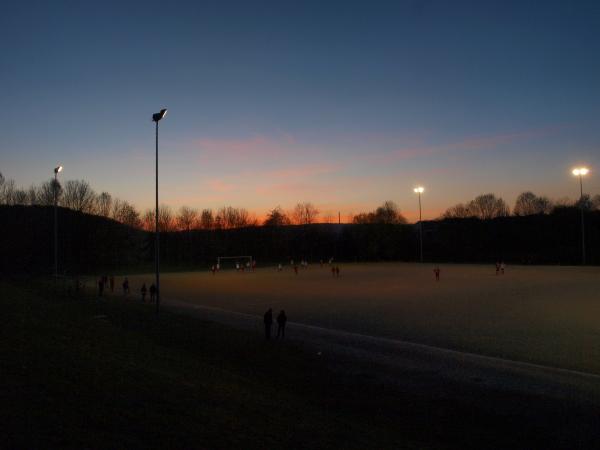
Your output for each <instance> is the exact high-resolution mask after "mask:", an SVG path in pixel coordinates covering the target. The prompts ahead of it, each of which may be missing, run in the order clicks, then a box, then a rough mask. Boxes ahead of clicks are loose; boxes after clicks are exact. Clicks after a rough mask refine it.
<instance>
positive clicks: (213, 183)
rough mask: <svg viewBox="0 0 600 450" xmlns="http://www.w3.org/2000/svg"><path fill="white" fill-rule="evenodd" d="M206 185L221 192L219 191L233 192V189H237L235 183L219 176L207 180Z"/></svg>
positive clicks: (213, 190) (214, 190)
mask: <svg viewBox="0 0 600 450" xmlns="http://www.w3.org/2000/svg"><path fill="white" fill-rule="evenodd" d="M206 186H207V187H208V189H210V190H211V191H212V192H219V193H222V192H231V191H233V190H235V188H236V185H235V184H233V183H227V182H226V181H223V180H221V179H219V178H213V179H210V180H207V181H206Z"/></svg>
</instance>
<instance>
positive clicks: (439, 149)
mask: <svg viewBox="0 0 600 450" xmlns="http://www.w3.org/2000/svg"><path fill="white" fill-rule="evenodd" d="M559 129H560V128H555V127H549V128H544V129H538V130H528V131H523V132H516V133H506V134H498V135H491V136H470V137H467V138H465V139H462V140H460V141H458V142H451V143H448V144H441V145H429V146H414V147H406V148H400V149H397V150H393V151H391V152H387V153H382V154H381V153H380V154H375V155H369V156H368V157H367V159H368V160H371V161H380V162H393V161H398V160H406V159H416V158H424V157H428V156H433V155H442V154H447V153H452V152H456V151H477V150H482V151H485V150H493V149H495V148H497V147H498V146H500V145H502V144H507V143H510V142H515V141H523V140H527V139H533V138H536V137H540V136H545V135H548V134H551V133H552V132H555V131H558V130H559Z"/></svg>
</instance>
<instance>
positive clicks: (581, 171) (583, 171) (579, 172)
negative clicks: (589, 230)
mask: <svg viewBox="0 0 600 450" xmlns="http://www.w3.org/2000/svg"><path fill="white" fill-rule="evenodd" d="M572 173H573V175H575V176H576V177H579V207H580V209H581V264H582V265H585V221H584V220H583V219H584V214H583V177H584V176H585V175H587V174H588V173H589V169H588V168H587V167H576V168H575V169H573V172H572Z"/></svg>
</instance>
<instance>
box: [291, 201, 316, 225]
mask: <svg viewBox="0 0 600 450" xmlns="http://www.w3.org/2000/svg"><path fill="white" fill-rule="evenodd" d="M318 215H319V210H318V209H317V208H315V206H314V205H313V204H312V203H310V202H304V203H298V204H297V205H296V206H295V207H294V211H293V213H292V217H293V219H294V223H296V224H298V225H309V224H311V223H314V222H315V221H316V219H317V216H318Z"/></svg>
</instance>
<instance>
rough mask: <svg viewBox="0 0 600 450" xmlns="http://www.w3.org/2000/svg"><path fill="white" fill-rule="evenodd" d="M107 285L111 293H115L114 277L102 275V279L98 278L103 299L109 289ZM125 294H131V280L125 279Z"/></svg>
mask: <svg viewBox="0 0 600 450" xmlns="http://www.w3.org/2000/svg"><path fill="white" fill-rule="evenodd" d="M107 285H108V288H109V289H110V292H111V293H112V292H114V291H115V277H114V276H113V275H111V276H108V275H102V276H101V277H100V278H98V296H99V297H102V296H103V295H104V290H105V289H106V288H107ZM123 293H124V294H125V295H127V294H129V280H128V279H127V277H125V280H124V281H123Z"/></svg>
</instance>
